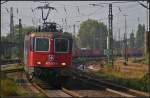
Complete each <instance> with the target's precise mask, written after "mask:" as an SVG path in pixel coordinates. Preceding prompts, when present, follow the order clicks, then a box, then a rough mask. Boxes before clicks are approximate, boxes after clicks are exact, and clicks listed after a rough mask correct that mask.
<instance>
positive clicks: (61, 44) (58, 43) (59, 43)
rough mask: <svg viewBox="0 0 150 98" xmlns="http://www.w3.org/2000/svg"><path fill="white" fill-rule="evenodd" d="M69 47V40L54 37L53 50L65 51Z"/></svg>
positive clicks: (57, 51)
mask: <svg viewBox="0 0 150 98" xmlns="http://www.w3.org/2000/svg"><path fill="white" fill-rule="evenodd" d="M68 48H69V40H68V39H65V38H55V52H56V53H66V52H68Z"/></svg>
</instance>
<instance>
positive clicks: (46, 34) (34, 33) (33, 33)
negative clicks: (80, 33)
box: [30, 32, 72, 38]
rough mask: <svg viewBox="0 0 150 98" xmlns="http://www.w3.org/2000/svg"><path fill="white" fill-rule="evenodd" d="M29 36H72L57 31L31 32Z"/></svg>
mask: <svg viewBox="0 0 150 98" xmlns="http://www.w3.org/2000/svg"><path fill="white" fill-rule="evenodd" d="M30 36H32V37H35V36H42V37H52V36H53V37H67V38H72V36H71V34H69V33H61V34H60V33H58V32H31V33H30Z"/></svg>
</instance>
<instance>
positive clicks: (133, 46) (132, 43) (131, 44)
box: [129, 32, 135, 48]
mask: <svg viewBox="0 0 150 98" xmlns="http://www.w3.org/2000/svg"><path fill="white" fill-rule="evenodd" d="M129 47H130V48H135V37H134V33H133V32H132V33H131V34H130V40H129Z"/></svg>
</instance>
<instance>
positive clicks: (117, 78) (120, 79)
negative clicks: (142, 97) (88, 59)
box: [95, 71, 148, 92]
mask: <svg viewBox="0 0 150 98" xmlns="http://www.w3.org/2000/svg"><path fill="white" fill-rule="evenodd" d="M95 75H96V76H98V77H100V78H103V79H106V80H111V81H112V82H113V83H116V84H119V85H122V86H126V87H129V88H133V89H137V90H141V91H146V92H147V91H148V74H145V75H144V76H143V77H142V78H141V79H128V78H125V77H124V75H123V74H121V73H118V72H111V71H110V72H109V73H108V72H107V73H106V72H96V73H95Z"/></svg>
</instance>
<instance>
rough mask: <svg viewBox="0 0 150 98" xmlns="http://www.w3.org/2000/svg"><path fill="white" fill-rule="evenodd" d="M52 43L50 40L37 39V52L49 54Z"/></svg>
mask: <svg viewBox="0 0 150 98" xmlns="http://www.w3.org/2000/svg"><path fill="white" fill-rule="evenodd" d="M49 47H50V43H49V38H44V37H37V38H36V39H35V48H34V49H35V51H37V52H47V51H49Z"/></svg>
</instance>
